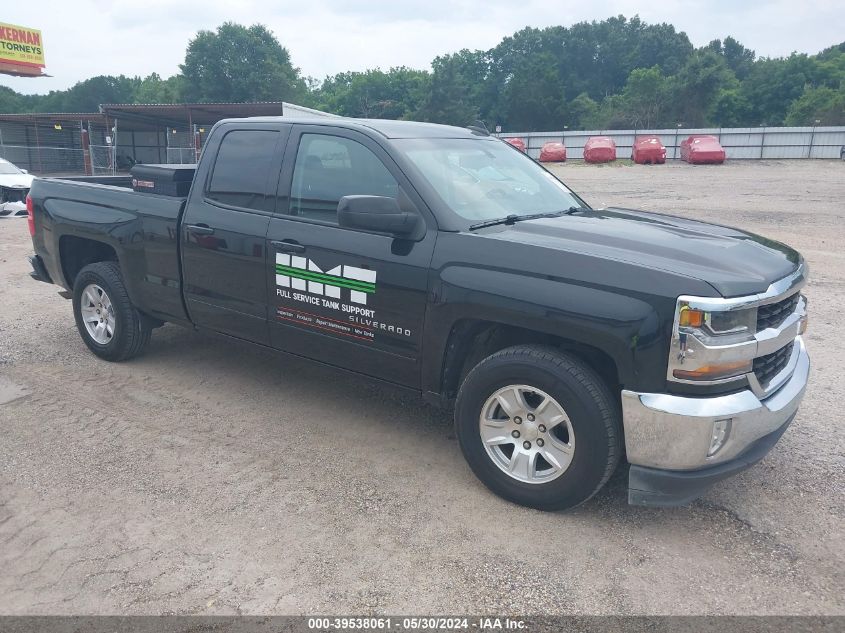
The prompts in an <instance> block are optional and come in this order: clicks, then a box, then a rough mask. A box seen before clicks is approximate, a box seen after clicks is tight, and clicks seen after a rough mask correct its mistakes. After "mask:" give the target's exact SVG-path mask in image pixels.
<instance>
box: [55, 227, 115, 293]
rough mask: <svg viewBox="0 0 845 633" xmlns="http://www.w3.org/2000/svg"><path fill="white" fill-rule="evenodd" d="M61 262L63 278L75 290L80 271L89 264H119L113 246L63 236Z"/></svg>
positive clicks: (60, 250)
mask: <svg viewBox="0 0 845 633" xmlns="http://www.w3.org/2000/svg"><path fill="white" fill-rule="evenodd" d="M59 261H60V263H61V267H62V278H63V280H64V282H65V284H66V287H67V288H73V284H74V281H75V280H76V276H77V275H78V274H79V271H81V270H82V269H83V268H85V267H86V266H87V265H89V264H95V263H97V262H116V263H119V260H118V257H117V251H116V250H115V249H114V247H113V246H111V245H110V244H107V243H105V242H102V241H99V240H94V239H91V238H87V237H79V236H77V235H62V236H61V237H60V238H59Z"/></svg>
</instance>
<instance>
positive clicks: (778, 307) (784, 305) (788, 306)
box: [757, 292, 800, 332]
mask: <svg viewBox="0 0 845 633" xmlns="http://www.w3.org/2000/svg"><path fill="white" fill-rule="evenodd" d="M799 296H800V295H799V293H797V292H796V293H795V294H793V295H792V296H791V297H787V298H786V299H781V300H780V301H777V302H776V303H767V304H765V305H761V306H760V307H759V308H757V331H758V332H759V331H760V330H765V329H766V328H770V327H777V326H779V325H780V324H781V323H783V320H784V319H785V318H786V317H788V316H789V315H790V314H792V313H793V312H795V307H796V306H797V305H798V297H799Z"/></svg>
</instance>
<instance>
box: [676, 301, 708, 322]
mask: <svg viewBox="0 0 845 633" xmlns="http://www.w3.org/2000/svg"><path fill="white" fill-rule="evenodd" d="M678 325H680V326H681V327H701V326H702V325H704V312H703V311H701V310H694V309H692V308H690V307H689V306H684V307H682V308H681V313H680V315H679V316H678Z"/></svg>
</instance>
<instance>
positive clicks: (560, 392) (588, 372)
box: [455, 345, 622, 510]
mask: <svg viewBox="0 0 845 633" xmlns="http://www.w3.org/2000/svg"><path fill="white" fill-rule="evenodd" d="M508 385H529V386H531V387H534V388H537V389H541V390H542V391H544V392H545V393H546V394H548V395H550V396H552V397H553V398H554V399H555V400H557V402H558V403H559V404H560V405H561V406H562V407H563V409H564V410H565V412H566V414H567V415H568V417H569V420H570V423H571V425H572V431H573V433H574V437H575V439H576V441H575V444H574V452H573V455H572V462H571V463H570V464H569V466H568V468H566V470H565V471H564V472H563V474H562V475H560V476H558V477H557V478H556V479H553V480H551V481H548V482H544V483H525V482H522V481H518V480H517V479H514V478H513V477H511V476H509V475H508V474H506V473H504V472H503V471H502V470H501V469H500V468H499V467H498V466H497V465H496V464H495V463H494V461H493V459H492V458H491V457H490V456H489V455H488V453H487V450H486V449H485V447H484V443H483V441H482V439H481V434H480V432H479V418H480V416H481V413H482V409H483V407H484V404H485V402H486V401H487V399H488V398H490V397H491V396H492V395H493V394H494V393H495V392H496V391H497V390H498V389H501V388H503V387H505V386H508ZM620 417H621V416H620V413H619V406H618V404H617V401H616V399H615V398H614V397H613V396H612V395H611V392H610V390H609V389H608V387H607V385H606V384H605V382H604V381H603V380H602V379H601V378H600V377H599V376H598V374H596V372H595V371H593V370H592V369H591V368H590V367H589V366H588V365H587V364H586V363H584V362H583V361H581V360H580V359H578V358H576V357H575V356H572V355H570V354H566V353H564V352H561V351H559V350H557V349H555V348H553V347H546V346H542V345H519V346H516V347H510V348H507V349H504V350H501V351H499V352H496V353H495V354H493V355H492V356H488V357H487V358H486V359H484V360H483V361H481V362H480V363H479V364H478V365H476V366H475V368H473V369H472V370H471V371H470V372H469V374H468V375H467V377H466V379H465V380H464V382H463V384H462V385H461V388H460V391H459V393H458V398H457V402H456V406H455V425H456V429H457V435H458V441H459V442H460V445H461V450H462V451H463V453H464V457H465V458H466V460H467V462H468V463H469V466H470V468H472V471H473V472H474V473H475V474H476V476H477V477H478V478H479V479H480V480H481V481H482V482H483V483H484V484H485V485H486V486H487V487H488V488H490V490H492V491H493V492H495V493H496V494H497V495H499V496H501V497H503V498H505V499H507V500H509V501H513V502H514V503H518V504H520V505H524V506H528V507H531V508H537V509H539V510H564V509H568V508H573V507H575V506H577V505H579V504H581V503H584V502H585V501H586V500H587V499H589V498H590V497H592V496H593V495H594V494H596V492H598V491H599V490H600V489H601V487H602V486H603V485H604V484H605V482H607V480H608V479H609V478H610V476H611V475H612V474H613V471H614V470H615V469H616V466H617V465H618V463H619V459H620V457H621V455H622V430H621V420H620Z"/></svg>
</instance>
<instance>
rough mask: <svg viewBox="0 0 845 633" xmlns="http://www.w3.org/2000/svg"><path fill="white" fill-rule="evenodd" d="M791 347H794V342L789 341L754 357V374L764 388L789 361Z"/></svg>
mask: <svg viewBox="0 0 845 633" xmlns="http://www.w3.org/2000/svg"><path fill="white" fill-rule="evenodd" d="M793 347H795V343H790V344H789V345H786V346H785V347H781V348H780V349H779V350H778V351H776V352H772V353H771V354H766V355H765V356H759V357H757V358H755V359H754V375H755V376H756V377H757V381H758V382H759V383H760V384H761V385H762V386H763V387H764V388H765V387H766V385H768V384H769V381H770V380H771V379H772V378H774V377H775V376H776V375H777V374H778V373H779V372H780V371H782V370H783V368H784V367H786V365H787V363H789V358H790V357H791V356H792V348H793Z"/></svg>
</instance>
